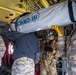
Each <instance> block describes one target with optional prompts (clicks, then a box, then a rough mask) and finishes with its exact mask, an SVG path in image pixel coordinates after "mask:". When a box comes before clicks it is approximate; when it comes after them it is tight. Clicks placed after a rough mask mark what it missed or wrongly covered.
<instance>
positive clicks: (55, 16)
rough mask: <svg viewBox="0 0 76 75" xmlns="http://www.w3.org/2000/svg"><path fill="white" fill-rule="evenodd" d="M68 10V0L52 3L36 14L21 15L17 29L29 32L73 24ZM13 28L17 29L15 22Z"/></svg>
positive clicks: (75, 14) (75, 8)
mask: <svg viewBox="0 0 76 75" xmlns="http://www.w3.org/2000/svg"><path fill="white" fill-rule="evenodd" d="M72 6H73V12H74V18H75V20H76V3H75V2H72ZM71 23H72V22H71V20H70V17H69V11H68V2H67V1H65V2H62V3H59V4H56V5H52V6H50V7H48V8H46V9H42V10H40V11H38V12H35V13H34V14H30V15H27V16H24V17H21V18H20V19H19V20H18V22H17V24H16V27H17V31H19V32H23V33H28V32H33V31H38V30H44V29H49V28H51V26H52V25H58V26H62V25H67V24H71ZM11 28H12V30H14V31H15V30H16V29H15V26H14V23H11Z"/></svg>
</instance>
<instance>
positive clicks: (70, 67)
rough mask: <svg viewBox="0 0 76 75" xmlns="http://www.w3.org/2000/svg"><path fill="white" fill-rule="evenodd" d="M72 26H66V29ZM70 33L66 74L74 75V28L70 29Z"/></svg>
mask: <svg viewBox="0 0 76 75" xmlns="http://www.w3.org/2000/svg"><path fill="white" fill-rule="evenodd" d="M72 26H73V25H72V24H71V25H68V29H69V28H72ZM70 31H71V33H70V35H69V36H68V40H67V42H68V46H67V51H68V52H67V57H68V73H69V75H76V28H75V29H73V30H72V29H70Z"/></svg>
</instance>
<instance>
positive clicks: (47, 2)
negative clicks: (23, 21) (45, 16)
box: [0, 0, 64, 23]
mask: <svg viewBox="0 0 76 75" xmlns="http://www.w3.org/2000/svg"><path fill="white" fill-rule="evenodd" d="M62 1H64V0H0V21H2V22H7V21H8V20H10V19H14V18H15V17H17V16H19V15H21V14H22V13H25V12H31V13H32V12H35V11H38V10H41V9H44V8H47V7H49V6H51V5H53V4H56V3H60V2H62ZM2 22H0V23H2Z"/></svg>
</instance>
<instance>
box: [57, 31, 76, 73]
mask: <svg viewBox="0 0 76 75" xmlns="http://www.w3.org/2000/svg"><path fill="white" fill-rule="evenodd" d="M65 38H67V41H66V43H67V44H66V50H67V57H66V58H67V68H68V75H76V30H75V32H74V33H73V35H72V36H67V37H64V36H61V37H59V38H58V44H59V46H58V50H59V51H60V54H61V57H64V56H65V51H64V50H65V49H64V48H65V41H64V40H65Z"/></svg>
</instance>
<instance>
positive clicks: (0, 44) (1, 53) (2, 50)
mask: <svg viewBox="0 0 76 75" xmlns="http://www.w3.org/2000/svg"><path fill="white" fill-rule="evenodd" d="M5 50H6V47H5V44H4V41H3V39H2V37H1V36H0V66H1V58H2V57H3V56H4V53H5Z"/></svg>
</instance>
